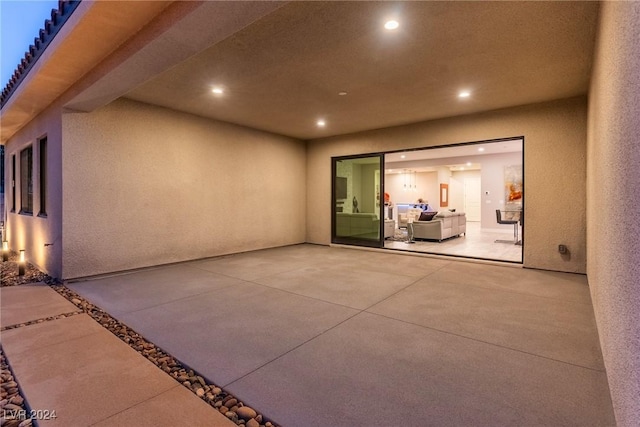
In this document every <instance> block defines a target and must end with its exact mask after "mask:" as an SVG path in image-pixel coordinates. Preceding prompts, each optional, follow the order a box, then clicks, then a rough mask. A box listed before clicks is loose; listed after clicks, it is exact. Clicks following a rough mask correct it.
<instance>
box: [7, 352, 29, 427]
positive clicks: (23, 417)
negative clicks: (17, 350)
mask: <svg viewBox="0 0 640 427" xmlns="http://www.w3.org/2000/svg"><path fill="white" fill-rule="evenodd" d="M0 384H2V385H1V386H0V411H2V413H0V425H1V426H2V427H31V426H37V425H38V424H37V423H36V422H35V421H32V420H31V418H27V414H28V413H29V406H28V405H27V402H26V401H25V400H24V396H23V395H22V392H21V390H20V386H19V385H18V383H17V382H16V381H15V379H14V377H13V372H11V368H10V367H9V364H8V363H7V358H6V357H5V356H4V352H3V351H2V347H0Z"/></svg>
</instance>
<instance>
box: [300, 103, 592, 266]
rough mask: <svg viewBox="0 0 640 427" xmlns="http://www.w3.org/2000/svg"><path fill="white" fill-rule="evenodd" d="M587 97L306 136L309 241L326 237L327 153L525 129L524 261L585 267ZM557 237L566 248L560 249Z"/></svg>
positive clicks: (508, 133)
mask: <svg viewBox="0 0 640 427" xmlns="http://www.w3.org/2000/svg"><path fill="white" fill-rule="evenodd" d="M586 116H587V106H586V99H585V98H584V97H578V98H572V99H568V100H560V101H555V102H550V103H544V104H536V105H529V106H523V107H517V108H510V109H505V110H499V111H493V112H488V113H483V114H475V115H470V116H463V117H454V118H449V119H443V120H435V121H430V122H424V123H417V124H412V125H407V126H400V127H394V128H386V129H379V130H374V131H369V132H363V133H358V134H353V135H347V136H340V137H333V138H326V139H320V140H315V141H311V142H309V144H308V148H307V150H308V156H307V177H308V178H307V218H308V219H307V241H308V242H312V243H321V244H329V243H330V240H331V200H330V198H331V157H332V156H340V155H349V154H360V153H375V152H383V151H389V150H399V149H406V148H417V147H429V146H438V145H447V144H454V143H460V142H468V141H478V140H487V139H494V138H505V137H514V136H521V135H522V136H524V137H525V143H524V152H525V164H524V169H525V172H524V173H525V203H526V208H525V209H526V218H527V219H526V237H525V245H524V265H525V266H527V267H532V268H541V269H549V270H557V271H568V272H579V273H584V272H585V271H586V232H585V228H586V218H585V217H586V215H585V209H586V193H585V192H586V188H585V187H586V186H585V181H586ZM558 244H565V245H567V246H568V248H569V250H570V254H569V255H567V256H562V255H560V254H559V253H558V251H557V246H558Z"/></svg>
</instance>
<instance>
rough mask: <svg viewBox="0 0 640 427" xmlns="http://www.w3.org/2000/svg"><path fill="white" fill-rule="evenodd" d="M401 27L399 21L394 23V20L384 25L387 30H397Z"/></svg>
mask: <svg viewBox="0 0 640 427" xmlns="http://www.w3.org/2000/svg"><path fill="white" fill-rule="evenodd" d="M399 26H400V23H399V22H398V21H394V20H393V19H392V20H390V21H387V22H385V23H384V28H386V29H387V30H395V29H396V28H398V27H399Z"/></svg>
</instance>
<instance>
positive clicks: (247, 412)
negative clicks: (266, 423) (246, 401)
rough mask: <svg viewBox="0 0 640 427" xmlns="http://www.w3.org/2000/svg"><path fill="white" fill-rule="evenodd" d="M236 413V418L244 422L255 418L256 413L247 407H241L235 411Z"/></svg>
mask: <svg viewBox="0 0 640 427" xmlns="http://www.w3.org/2000/svg"><path fill="white" fill-rule="evenodd" d="M236 413H237V414H238V416H239V417H240V418H242V419H244V420H250V419H252V418H255V417H256V416H257V415H258V413H257V412H256V411H254V410H253V408H250V407H249V406H241V407H239V408H238V409H237V410H236Z"/></svg>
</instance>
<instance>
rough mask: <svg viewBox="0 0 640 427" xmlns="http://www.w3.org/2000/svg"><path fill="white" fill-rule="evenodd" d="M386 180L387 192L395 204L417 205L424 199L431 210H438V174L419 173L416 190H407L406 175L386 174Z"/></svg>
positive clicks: (416, 177) (416, 179)
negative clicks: (405, 184) (420, 199)
mask: <svg viewBox="0 0 640 427" xmlns="http://www.w3.org/2000/svg"><path fill="white" fill-rule="evenodd" d="M384 179H385V182H384V184H385V192H387V193H389V196H390V197H391V201H392V202H393V203H394V204H400V203H405V204H408V203H417V201H418V199H419V198H422V200H425V201H426V203H428V204H429V206H430V207H431V210H438V174H437V173H436V172H417V173H416V175H415V182H416V189H415V190H413V189H405V187H404V183H405V177H404V173H393V172H391V173H386V174H385V178H384ZM407 182H408V180H407Z"/></svg>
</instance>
